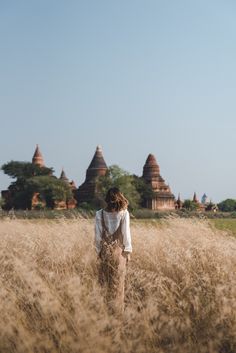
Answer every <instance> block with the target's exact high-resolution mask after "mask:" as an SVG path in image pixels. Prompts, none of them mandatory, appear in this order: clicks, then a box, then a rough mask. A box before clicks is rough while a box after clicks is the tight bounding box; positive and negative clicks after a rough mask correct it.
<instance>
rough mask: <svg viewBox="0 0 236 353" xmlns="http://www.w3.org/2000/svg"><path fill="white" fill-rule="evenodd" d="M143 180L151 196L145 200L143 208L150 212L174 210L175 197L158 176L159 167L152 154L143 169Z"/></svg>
mask: <svg viewBox="0 0 236 353" xmlns="http://www.w3.org/2000/svg"><path fill="white" fill-rule="evenodd" d="M143 179H144V180H145V181H146V183H147V184H148V185H150V186H151V189H152V191H153V196H152V197H150V198H147V199H146V200H145V207H146V208H149V209H151V210H174V209H175V208H176V206H175V197H174V195H173V194H172V192H171V190H170V187H169V186H168V185H166V183H165V180H164V179H163V178H162V177H161V175H160V167H159V165H158V164H157V161H156V158H155V157H154V155H153V154H149V156H148V158H147V160H146V163H145V165H144V167H143Z"/></svg>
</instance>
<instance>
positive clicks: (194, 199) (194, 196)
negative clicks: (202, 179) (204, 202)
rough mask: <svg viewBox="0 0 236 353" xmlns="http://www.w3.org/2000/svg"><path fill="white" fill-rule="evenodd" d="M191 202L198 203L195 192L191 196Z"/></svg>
mask: <svg viewBox="0 0 236 353" xmlns="http://www.w3.org/2000/svg"><path fill="white" fill-rule="evenodd" d="M193 202H196V203H199V201H198V198H197V194H196V192H194V194H193Z"/></svg>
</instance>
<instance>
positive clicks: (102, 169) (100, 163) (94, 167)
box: [86, 146, 107, 181]
mask: <svg viewBox="0 0 236 353" xmlns="http://www.w3.org/2000/svg"><path fill="white" fill-rule="evenodd" d="M106 171H107V165H106V162H105V160H104V157H103V153H102V148H101V146H97V148H96V151H95V154H94V156H93V159H92V161H91V163H90V165H89V167H88V169H87V172H86V181H89V180H91V179H93V178H96V177H98V176H102V175H105V174H106Z"/></svg>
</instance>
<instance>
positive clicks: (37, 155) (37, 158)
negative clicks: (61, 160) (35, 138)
mask: <svg viewBox="0 0 236 353" xmlns="http://www.w3.org/2000/svg"><path fill="white" fill-rule="evenodd" d="M32 163H33V164H36V165H38V166H39V167H44V166H45V164H44V160H43V156H42V153H41V152H40V150H39V146H38V145H36V149H35V152H34V155H33V158H32Z"/></svg>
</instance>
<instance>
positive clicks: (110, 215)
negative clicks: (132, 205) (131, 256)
mask: <svg viewBox="0 0 236 353" xmlns="http://www.w3.org/2000/svg"><path fill="white" fill-rule="evenodd" d="M103 215H104V221H105V225H106V227H107V229H108V231H109V233H110V234H113V233H115V231H116V230H117V229H118V227H119V225H120V221H121V219H122V224H121V232H122V235H123V245H124V251H127V252H132V245H131V234H130V216H129V211H128V210H121V211H119V212H107V211H105V210H103ZM101 240H102V210H99V211H97V212H96V216H95V246H96V251H97V253H98V254H99V253H100V250H101Z"/></svg>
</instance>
